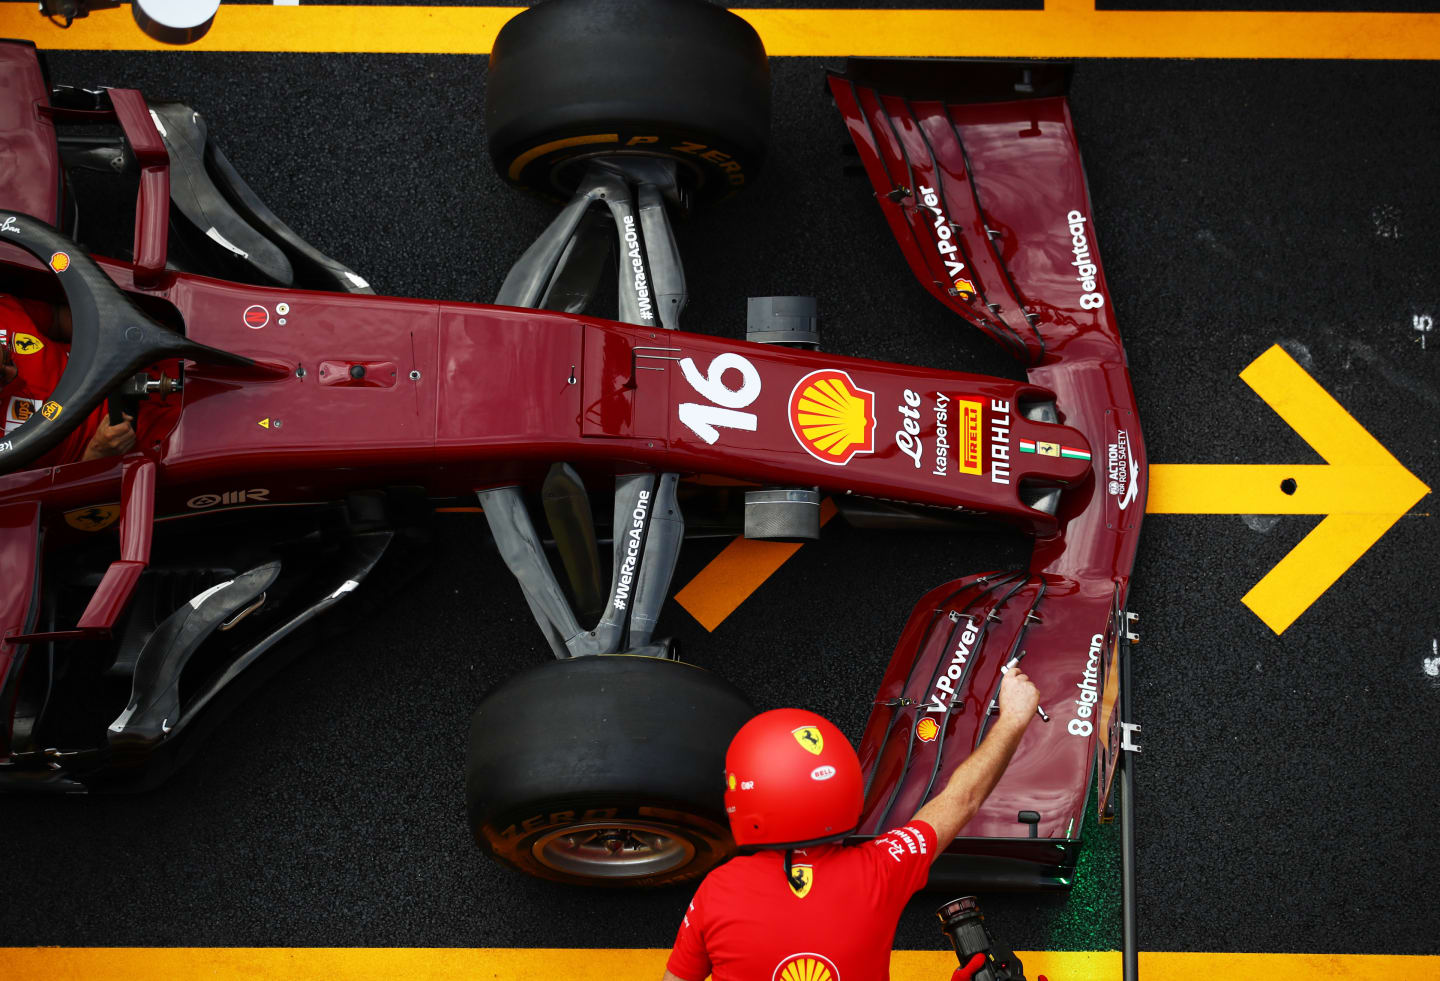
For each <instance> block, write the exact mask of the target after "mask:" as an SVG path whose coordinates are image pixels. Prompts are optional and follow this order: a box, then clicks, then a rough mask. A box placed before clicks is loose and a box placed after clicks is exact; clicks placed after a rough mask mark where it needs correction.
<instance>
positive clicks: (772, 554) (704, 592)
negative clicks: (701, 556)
mask: <svg viewBox="0 0 1440 981" xmlns="http://www.w3.org/2000/svg"><path fill="white" fill-rule="evenodd" d="M834 516H835V503H834V502H833V501H831V500H830V499H829V498H828V497H827V498H826V499H825V500H824V501H822V502H820V525H821V527H824V525H825V522H827V521H829V520H830V519H831V518H832V517H834ZM799 550H800V545H799V544H795V543H789V542H763V541H751V540H750V539H748V538H737V539H735V540H734V541H733V542H731V543H730V544H729V545H726V546H725V549H724V551H722V552H721V553H720V554H719V555H717V556H715V558H713V559H711V560H710V564H709V565H707V566H706V567H705V568H703V569H701V570H700V574H699V575H697V576H696V577H695V578H694V579H691V580H690V581H689V582H688V583H686V585H685V588H684V589H682V590H680V592H678V593H676V594H675V602H677V603H679V604H680V605H681V606H683V607H684V608H685V609H686V610H687V611H689V613H690V615H691V616H692V617H694V618H695V619H696V620H698V621H700V625H701V626H702V627H704V628H705V629H706V630H714V629H715V628H716V627H718V626H720V623H721V621H723V620H724V619H725V618H726V617H728V616H729V615H730V614H732V613H734V612H735V610H736V609H737V608H739V606H740V604H741V603H743V602H745V598H746V597H748V596H749V595H750V594H751V593H753V592H755V590H757V589H759V588H760V587H761V585H763V584H764V582H765V580H766V579H769V578H770V577H771V576H772V575H774V573H775V570H777V569H779V568H780V567H781V566H782V565H784V564H785V562H786V560H787V559H789V558H790V556H792V555H794V554H795V553H796V552H798V551H799Z"/></svg>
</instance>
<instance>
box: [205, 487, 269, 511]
mask: <svg viewBox="0 0 1440 981" xmlns="http://www.w3.org/2000/svg"><path fill="white" fill-rule="evenodd" d="M268 500H270V490H269V488H266V487H255V488H251V489H250V490H232V491H226V492H225V493H223V494H196V495H195V496H194V497H192V498H190V500H188V501H186V502H185V506H186V507H188V508H191V509H193V510H196V511H199V510H202V509H204V508H213V507H215V506H216V505H217V504H244V503H245V502H247V501H268Z"/></svg>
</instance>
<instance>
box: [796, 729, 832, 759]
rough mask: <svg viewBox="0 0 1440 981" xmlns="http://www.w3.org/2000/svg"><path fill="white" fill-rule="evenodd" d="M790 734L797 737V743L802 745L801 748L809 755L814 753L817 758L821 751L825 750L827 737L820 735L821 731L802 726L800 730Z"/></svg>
mask: <svg viewBox="0 0 1440 981" xmlns="http://www.w3.org/2000/svg"><path fill="white" fill-rule="evenodd" d="M790 734H791V735H793V736H794V737H795V741H796V742H797V743H799V744H800V748H801V749H804V750H805V751H806V752H807V753H814V754H815V755H816V756H819V755H820V751H821V750H823V749H824V748H825V737H824V736H822V735H820V730H819V729H817V728H815V727H814V726H801V727H800V728H798V729H791V730H790Z"/></svg>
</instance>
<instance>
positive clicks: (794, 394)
mask: <svg viewBox="0 0 1440 981" xmlns="http://www.w3.org/2000/svg"><path fill="white" fill-rule="evenodd" d="M790 431H791V432H792V433H794V434H795V439H796V440H797V441H798V442H799V443H800V445H801V446H803V447H804V448H805V451H806V452H807V453H809V454H810V455H811V456H813V457H814V458H815V459H817V460H823V461H824V462H825V463H830V464H834V465H835V466H844V465H845V464H847V463H849V462H850V458H851V457H853V456H855V454H857V453H872V452H874V450H875V393H874V392H870V391H867V390H865V389H863V388H861V387H860V386H858V385H856V384H855V382H854V381H853V380H851V378H850V376H849V375H848V374H846V373H845V372H843V371H839V370H836V369H833V368H825V369H822V370H820V371H812V372H810V374H808V375H806V376H805V377H804V378H802V379H800V380H799V381H798V382H796V383H795V388H794V389H793V390H792V391H791V393H790Z"/></svg>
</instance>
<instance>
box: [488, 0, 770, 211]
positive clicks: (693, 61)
mask: <svg viewBox="0 0 1440 981" xmlns="http://www.w3.org/2000/svg"><path fill="white" fill-rule="evenodd" d="M485 126H486V131H487V133H488V136H489V143H490V154H491V156H492V158H493V159H494V161H495V167H496V169H497V170H498V171H499V172H500V175H501V176H502V177H504V178H505V179H506V180H507V181H509V182H510V183H512V184H515V185H518V186H520V187H524V188H527V189H529V190H532V191H538V192H539V193H541V194H544V195H546V196H549V197H561V198H568V197H569V196H570V194H571V192H572V191H573V190H574V188H575V185H576V183H577V182H578V181H579V179H580V177H581V175H582V174H583V173H584V170H585V161H586V160H588V159H590V158H593V157H597V156H614V155H616V154H626V155H640V156H650V157H656V156H658V157H663V158H666V159H671V160H674V161H677V163H678V164H679V171H680V176H681V179H682V182H683V183H684V185H685V186H686V187H687V189H688V190H689V192H690V194H691V195H692V196H693V197H694V198H696V199H698V200H703V201H713V200H718V199H719V198H723V197H728V196H729V195H731V194H733V193H735V192H736V191H739V190H740V189H741V188H743V187H744V186H745V185H746V184H749V183H751V182H753V181H754V179H755V176H756V175H757V174H758V173H759V170H760V166H761V163H762V162H763V160H764V158H765V149H766V145H767V142H768V139H769V129H770V67H769V63H768V62H767V61H766V58H765V46H764V45H763V44H762V43H761V41H760V37H759V35H758V34H756V33H755V30H754V29H753V28H752V27H751V26H750V25H749V24H747V23H746V22H745V21H743V20H741V19H740V18H739V17H738V16H736V15H735V14H732V13H730V12H729V11H728V10H726V9H725V8H724V7H722V6H718V5H716V4H712V3H710V2H708V0H543V2H542V3H538V4H536V5H535V6H533V7H531V8H529V9H527V10H524V11H522V12H521V13H519V14H517V15H516V16H515V17H513V18H512V19H511V20H510V21H508V22H507V23H506V24H505V26H504V27H503V28H502V29H501V30H500V34H499V36H498V37H497V38H496V39H495V44H494V47H493V49H492V50H491V53H490V70H489V75H488V78H487V80H486V85H485Z"/></svg>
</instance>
